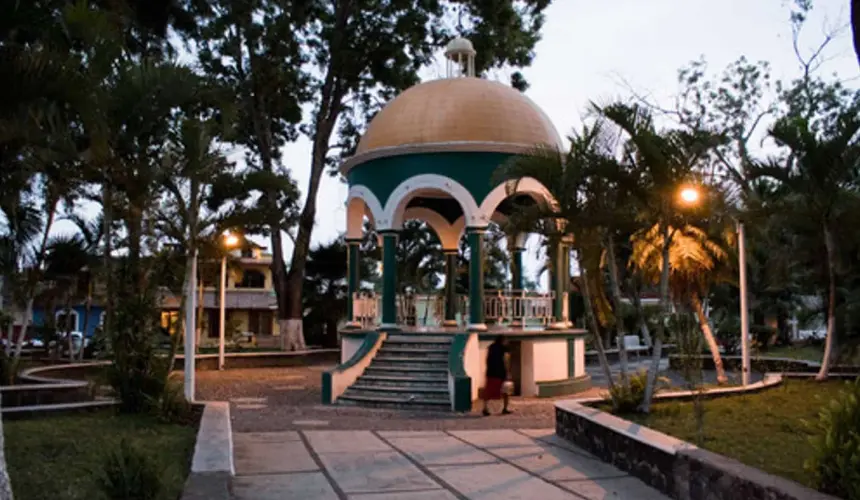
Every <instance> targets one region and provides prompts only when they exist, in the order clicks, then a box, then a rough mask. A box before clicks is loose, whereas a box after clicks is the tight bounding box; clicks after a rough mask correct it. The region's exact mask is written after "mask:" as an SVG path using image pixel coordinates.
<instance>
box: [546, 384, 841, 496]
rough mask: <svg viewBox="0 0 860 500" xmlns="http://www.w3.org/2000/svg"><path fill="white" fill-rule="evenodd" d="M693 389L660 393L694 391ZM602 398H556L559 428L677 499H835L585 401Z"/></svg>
mask: <svg viewBox="0 0 860 500" xmlns="http://www.w3.org/2000/svg"><path fill="white" fill-rule="evenodd" d="M781 382H782V376H780V375H774V374H766V375H765V379H764V380H762V381H761V382H759V383H757V384H753V385H754V386H756V387H752V386H749V387H746V388H725V389H716V390H712V391H709V394H711V396H710V397H714V396H720V395H723V396H724V395H730V394H738V393H747V392H755V391H759V390H763V389H766V388H768V387H774V386H776V385H778V384H779V383H781ZM692 395H693V393H692V392H691V391H678V392H674V393H666V394H662V395H660V397H659V398H656V399H679V398H689V397H692ZM599 401H603V399H601V398H588V399H580V400H565V401H559V402H558V403H556V405H555V408H556V434H557V435H558V436H559V437H562V438H564V439H566V440H568V441H570V442H572V443H574V444H576V445H577V446H580V447H582V448H584V449H585V450H587V451H589V452H591V453H593V454H594V455H596V456H597V457H599V458H600V459H601V460H603V461H605V462H607V463H610V464H612V465H614V466H616V467H618V468H619V469H621V470H624V471H626V472H629V473H630V474H632V475H634V476H636V477H638V478H639V479H641V480H642V481H644V482H645V483H647V484H649V485H651V486H652V487H654V488H656V489H658V490H660V491H662V492H663V493H665V494H666V495H669V496H670V497H672V498H675V499H678V500H733V499H737V498H743V499H744V500H835V498H834V497H831V496H829V495H825V494H823V493H819V492H817V491H815V490H812V489H810V488H807V487H805V486H803V485H800V484H798V483H795V482H794V481H791V480H788V479H784V478H781V477H778V476H774V475H771V474H768V473H765V472H763V471H761V470H759V469H756V468H754V467H750V466H747V465H744V464H742V463H740V462H738V461H737V460H734V459H730V458H728V457H725V456H722V455H718V454H716V453H713V452H710V451H707V450H704V449H701V448H698V447H696V446H694V445H692V444H690V443H688V442H686V441H682V440H680V439H677V438H674V437H672V436H668V435H666V434H663V433H661V432H658V431H655V430H653V429H650V428H648V427H643V426H641V425H639V424H635V423H633V422H630V421H628V420H624V419H622V418H620V417H617V416H615V415H611V414H609V413H605V412H603V411H600V410H598V409H596V408H593V407H590V406H587V405H588V404H594V403H596V402H599Z"/></svg>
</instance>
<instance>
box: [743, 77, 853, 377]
mask: <svg viewBox="0 0 860 500" xmlns="http://www.w3.org/2000/svg"><path fill="white" fill-rule="evenodd" d="M802 85H804V86H806V88H807V89H808V88H810V87H811V88H813V89H814V90H813V92H819V93H820V94H819V98H818V99H813V101H814V103H813V105H814V106H815V107H813V108H811V109H810V108H808V107H807V106H806V104H807V103H803V104H801V103H797V102H795V103H792V102H791V101H790V102H789V112H788V114H787V115H785V116H783V117H781V118H780V119H779V120H777V122H776V124H775V125H774V126H773V128H772V129H771V136H772V137H773V138H774V140H775V141H776V142H777V144H779V145H780V146H783V147H785V148H787V149H788V153H787V154H786V155H783V157H782V158H780V159H775V160H773V161H771V162H769V164H766V165H758V166H757V167H756V168H755V169H754V173H755V175H757V176H767V177H771V178H773V179H775V180H777V181H779V182H781V183H782V184H784V185H785V186H786V187H787V188H788V190H789V191H790V192H791V193H793V194H794V195H795V197H796V198H797V200H796V201H801V200H802V203H803V205H801V206H802V207H803V214H804V216H805V217H806V218H808V220H811V221H816V223H817V225H818V236H819V238H820V239H819V242H820V243H821V244H822V245H823V249H824V263H825V267H826V279H825V283H826V292H825V295H826V303H827V334H826V335H827V336H826V343H825V349H824V358H823V359H822V362H821V369H820V370H819V372H818V375H817V377H816V378H817V379H818V380H824V379H826V378H827V376H828V372H829V370H830V364H831V362H832V359H833V356H834V354H835V350H836V335H837V332H836V307H837V301H838V295H837V280H838V278H839V276H838V275H839V271H838V266H839V263H838V260H839V258H838V255H839V253H840V249H839V242H838V239H837V236H836V235H837V234H838V227H840V226H839V223H840V221H842V222H844V219H845V217H847V216H848V215H850V214H853V213H856V210H857V208H858V207H860V205H858V201H860V199H858V197H857V194H856V189H857V186H858V180H860V179H858V172H860V140H858V132H860V92H854V93H852V92H849V91H847V90H842V89H841V87H840V86H839V85H838V84H837V85H829V86H828V85H824V84H822V83H820V82H818V83H814V82H803V83H802ZM806 91H808V90H805V91H804V92H806ZM790 95H793V94H790ZM789 99H790V97H789ZM819 106H820V107H819ZM792 198H794V197H790V198H789V199H792ZM796 208H800V207H796Z"/></svg>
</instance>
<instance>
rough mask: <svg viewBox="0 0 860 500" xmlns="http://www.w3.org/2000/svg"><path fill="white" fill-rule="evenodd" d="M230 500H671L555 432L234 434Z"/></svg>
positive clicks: (452, 431) (519, 430) (306, 432)
mask: <svg viewBox="0 0 860 500" xmlns="http://www.w3.org/2000/svg"><path fill="white" fill-rule="evenodd" d="M234 460H235V465H236V477H235V478H234V479H233V485H232V491H233V496H234V498H235V499H236V500H269V499H279V500H281V499H302V500H305V499H306V500H329V499H332V500H340V499H356V500H454V499H488V500H489V499H493V500H496V499H498V500H508V499H510V500H513V499H540V500H556V499H558V500H561V499H589V500H592V499H594V500H597V499H631V500H632V499H635V500H657V499H664V498H667V497H665V496H663V495H662V494H660V493H658V492H657V491H655V490H653V489H651V488H650V487H648V486H646V485H645V484H644V483H642V482H641V481H639V480H638V479H636V478H634V477H631V476H629V475H628V474H625V473H623V472H621V471H619V470H618V469H616V468H614V467H612V466H610V465H607V464H605V463H603V462H602V461H600V460H599V459H596V458H595V457H593V456H592V455H590V454H589V453H587V452H585V451H583V450H582V449H580V448H577V447H575V446H573V445H571V444H570V443H567V442H566V441H564V440H562V439H560V438H558V437H557V436H555V433H554V431H553V430H552V429H493V430H448V431H443V430H424V431H415V430H406V431H403V430H379V431H369V430H328V429H325V430H299V431H280V432H237V433H235V434H234Z"/></svg>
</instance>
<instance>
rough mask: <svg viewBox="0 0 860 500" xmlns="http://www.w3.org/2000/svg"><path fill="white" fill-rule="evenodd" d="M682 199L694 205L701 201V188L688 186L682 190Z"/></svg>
mask: <svg viewBox="0 0 860 500" xmlns="http://www.w3.org/2000/svg"><path fill="white" fill-rule="evenodd" d="M681 201H683V202H684V203H686V204H688V205H692V204H694V203H697V202H698V201H699V190H698V189H696V188H691V187H687V188H684V189H682V190H681Z"/></svg>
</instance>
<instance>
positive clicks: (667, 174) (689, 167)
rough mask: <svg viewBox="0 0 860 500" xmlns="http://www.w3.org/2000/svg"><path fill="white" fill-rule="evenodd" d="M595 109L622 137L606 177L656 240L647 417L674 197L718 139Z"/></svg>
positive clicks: (621, 111)
mask: <svg viewBox="0 0 860 500" xmlns="http://www.w3.org/2000/svg"><path fill="white" fill-rule="evenodd" d="M595 108H596V110H597V111H599V113H600V114H601V115H602V116H603V117H605V118H606V119H607V120H608V121H609V122H611V123H613V124H615V125H616V126H617V127H618V129H619V131H620V132H621V133H622V134H623V135H624V136H625V141H624V143H623V149H622V151H621V164H622V165H623V166H624V167H625V168H624V169H623V170H619V171H618V172H617V173H615V174H614V175H613V174H611V175H612V178H613V179H614V180H615V181H617V182H619V183H620V184H623V185H624V186H625V190H626V191H627V192H628V193H629V194H630V197H629V199H630V202H631V203H632V204H633V205H634V207H635V209H636V211H637V215H638V217H639V218H640V222H641V223H642V224H643V226H645V227H651V226H655V227H656V228H657V229H656V230H657V235H658V236H659V238H660V240H661V244H660V255H661V261H662V264H661V268H660V269H661V273H660V280H659V283H660V310H661V311H662V315H663V317H662V318H661V321H660V322H659V323H658V325H657V332H656V334H657V335H656V338H655V339H654V346H653V349H652V351H653V352H652V357H651V369H650V370H649V371H648V383H647V385H646V387H645V398H644V401H643V402H642V405H641V406H640V410H641V411H643V412H645V413H647V412H648V411H649V410H650V407H651V400H652V398H653V396H654V389H655V386H656V383H657V371H658V369H659V366H660V358H661V356H662V349H663V340H664V335H665V328H666V327H665V324H666V319H667V318H668V317H669V314H670V305H671V303H670V300H669V269H670V252H669V250H670V248H671V243H672V238H673V236H674V233H675V231H676V230H675V229H673V228H677V227H681V226H680V225H679V224H678V223H677V220H678V218H679V214H678V210H677V208H676V207H675V203H676V192H677V189H678V188H679V187H680V186H681V185H682V184H683V183H684V182H687V181H689V180H690V179H691V178H693V177H694V173H695V172H696V171H697V170H699V169H700V170H701V171H707V169H706V168H705V166H704V165H703V164H704V163H706V162H708V161H709V160H710V153H711V150H712V149H713V148H714V147H715V146H716V145H717V144H719V141H720V138H718V137H716V136H715V135H714V134H711V133H709V132H706V131H698V130H692V131H688V130H668V131H658V130H657V128H656V126H655V125H654V122H653V119H652V116H651V113H650V112H649V111H648V110H646V109H644V108H642V107H641V106H638V105H628V104H623V103H615V104H610V105H608V106H604V107H597V106H595Z"/></svg>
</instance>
